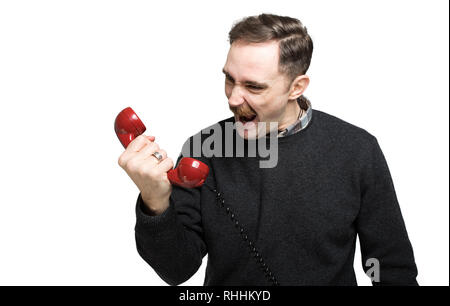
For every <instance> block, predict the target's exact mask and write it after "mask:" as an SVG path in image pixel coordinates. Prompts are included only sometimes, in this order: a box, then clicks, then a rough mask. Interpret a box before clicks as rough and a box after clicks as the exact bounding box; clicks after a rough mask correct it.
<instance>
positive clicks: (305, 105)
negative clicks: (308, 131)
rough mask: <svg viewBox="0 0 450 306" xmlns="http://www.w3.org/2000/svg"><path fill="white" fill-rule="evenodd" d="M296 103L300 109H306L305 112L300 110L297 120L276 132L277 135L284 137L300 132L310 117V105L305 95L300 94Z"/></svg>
mask: <svg viewBox="0 0 450 306" xmlns="http://www.w3.org/2000/svg"><path fill="white" fill-rule="evenodd" d="M297 103H298V105H299V106H300V108H301V109H303V110H306V111H305V112H300V114H302V115H301V116H300V114H299V117H298V118H297V120H296V121H295V122H294V123H292V124H291V125H289V126H288V127H287V128H285V129H284V130H282V131H279V132H278V137H286V136H289V135H292V134H295V133H298V132H300V131H301V130H303V129H304V128H306V126H307V125H308V124H309V122H310V121H311V118H312V106H311V102H310V101H309V100H308V98H306V97H305V96H303V95H302V96H300V97H298V98H297Z"/></svg>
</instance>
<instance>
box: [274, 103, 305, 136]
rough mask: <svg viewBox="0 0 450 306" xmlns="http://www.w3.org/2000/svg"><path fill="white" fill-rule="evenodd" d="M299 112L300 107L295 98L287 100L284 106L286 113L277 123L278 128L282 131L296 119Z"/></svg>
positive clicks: (300, 110)
mask: <svg viewBox="0 0 450 306" xmlns="http://www.w3.org/2000/svg"><path fill="white" fill-rule="evenodd" d="M301 112H302V109H301V108H300V106H299V105H298V103H297V101H296V100H293V101H289V103H288V106H287V107H286V113H285V114H286V115H285V117H284V118H283V121H282V122H280V123H279V125H278V130H279V131H282V130H284V129H285V128H287V127H288V126H290V125H291V124H293V123H294V122H295V121H296V120H297V119H298V117H299V116H300V113H301Z"/></svg>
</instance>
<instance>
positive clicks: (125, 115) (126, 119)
mask: <svg viewBox="0 0 450 306" xmlns="http://www.w3.org/2000/svg"><path fill="white" fill-rule="evenodd" d="M114 130H115V131H116V134H117V137H119V140H120V142H121V143H122V145H123V146H124V147H125V148H127V146H128V145H129V144H130V142H132V141H133V139H135V138H136V137H138V136H139V135H141V134H142V133H144V132H145V130H146V128H145V125H144V124H143V123H142V121H141V119H139V117H138V116H137V115H136V113H135V112H134V111H133V110H132V109H131V107H127V108H125V109H124V110H122V111H121V112H120V113H119V114H118V115H117V117H116V120H115V122H114ZM208 173H209V168H208V166H207V165H206V164H205V163H202V162H201V161H199V160H196V159H194V158H190V157H183V158H182V159H181V160H180V163H179V165H178V167H177V168H175V169H171V170H169V172H167V178H168V179H169V181H170V183H171V184H172V185H177V186H181V187H185V188H195V187H200V186H201V185H203V183H204V182H205V180H206V177H207V176H208Z"/></svg>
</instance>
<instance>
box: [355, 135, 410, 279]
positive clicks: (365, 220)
mask: <svg viewBox="0 0 450 306" xmlns="http://www.w3.org/2000/svg"><path fill="white" fill-rule="evenodd" d="M369 152H370V154H369V156H368V157H367V158H366V159H365V161H364V164H365V166H364V170H363V172H362V176H361V207H360V211H359V215H358V218H357V220H356V227H357V231H358V235H359V240H360V246H361V253H362V261H363V262H362V264H363V269H364V271H365V272H366V273H367V271H368V270H369V269H371V271H370V272H374V273H373V274H372V273H369V274H370V275H372V276H375V277H376V272H375V268H376V265H377V264H379V274H378V276H379V279H378V280H377V279H376V278H372V284H373V285H374V286H378V285H418V284H417V281H416V277H417V267H416V264H415V260H414V255H413V250H412V246H411V243H410V241H409V238H408V234H407V231H406V227H405V223H404V221H403V218H402V214H401V211H400V207H399V204H398V201H397V196H396V193H395V190H394V185H393V181H392V178H391V175H390V172H389V169H388V165H387V162H386V160H385V157H384V155H383V153H382V151H381V148H380V146H379V144H378V142H377V140H376V138H375V137H373V138H372V142H371V149H370V150H369Z"/></svg>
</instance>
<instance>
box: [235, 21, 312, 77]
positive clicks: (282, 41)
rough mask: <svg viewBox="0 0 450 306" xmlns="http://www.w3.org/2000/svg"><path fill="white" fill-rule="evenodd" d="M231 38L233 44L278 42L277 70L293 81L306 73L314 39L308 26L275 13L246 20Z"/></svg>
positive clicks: (239, 24) (236, 28) (237, 24)
mask: <svg viewBox="0 0 450 306" xmlns="http://www.w3.org/2000/svg"><path fill="white" fill-rule="evenodd" d="M228 38H229V40H230V45H231V44H233V42H235V41H238V40H241V41H245V42H249V43H262V42H267V41H270V40H275V41H278V42H279V47H280V58H279V60H278V62H279V67H278V69H279V71H280V72H281V73H285V74H286V76H287V77H288V78H289V79H290V80H291V81H292V80H293V79H295V77H297V76H299V75H303V74H305V73H306V71H307V70H308V68H309V64H310V63H311V56H312V52H313V42H312V39H311V37H310V36H309V34H308V31H307V29H306V27H304V26H303V24H302V23H301V22H300V20H298V19H295V18H291V17H285V16H277V15H272V14H261V15H259V16H250V17H246V18H244V19H242V20H240V21H238V22H237V23H235V24H234V25H233V27H232V28H231V30H230V32H229V34H228Z"/></svg>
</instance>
